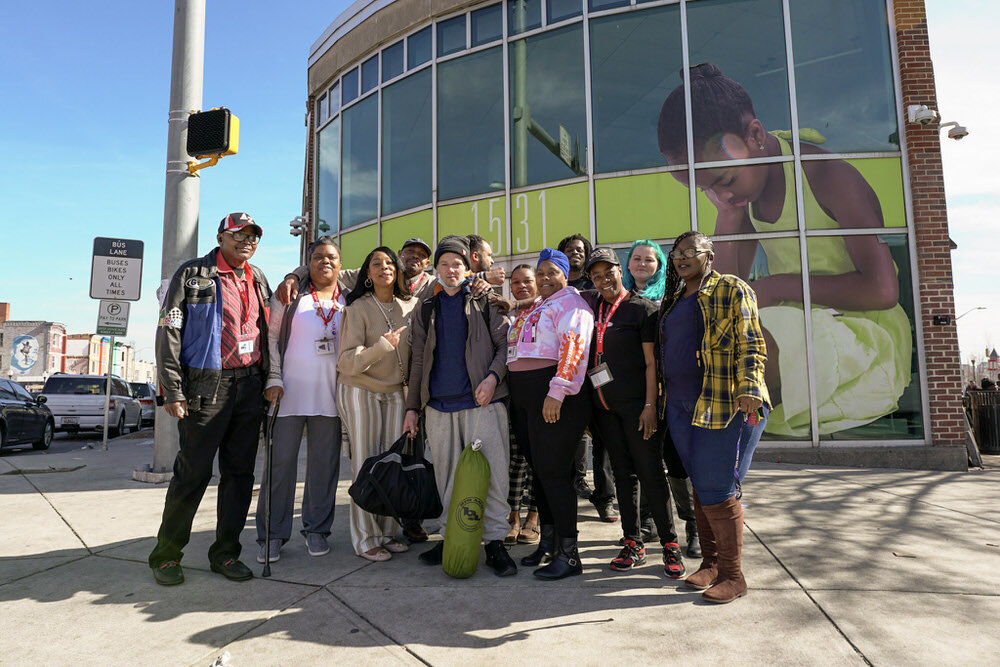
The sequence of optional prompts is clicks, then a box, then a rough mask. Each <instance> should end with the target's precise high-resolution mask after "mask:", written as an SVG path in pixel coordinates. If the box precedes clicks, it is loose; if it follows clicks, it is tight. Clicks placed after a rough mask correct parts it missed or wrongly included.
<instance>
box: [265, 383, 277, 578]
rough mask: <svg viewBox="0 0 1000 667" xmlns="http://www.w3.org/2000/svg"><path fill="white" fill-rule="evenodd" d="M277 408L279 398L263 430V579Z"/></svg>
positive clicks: (267, 565) (267, 554)
mask: <svg viewBox="0 0 1000 667" xmlns="http://www.w3.org/2000/svg"><path fill="white" fill-rule="evenodd" d="M279 407H281V397H280V396H279V397H278V398H276V399H275V401H274V412H273V413H272V414H271V417H270V418H269V419H268V420H267V426H266V428H265V429H264V469H265V471H266V472H265V473H264V474H265V475H266V476H267V489H266V490H265V491H266V493H267V495H266V496H264V571H263V572H261V576H264V577H270V576H271V473H272V472H273V470H272V468H271V463H272V461H273V456H272V455H271V454H272V452H271V450H272V448H273V447H274V422H275V420H276V419H277V418H278V408H279Z"/></svg>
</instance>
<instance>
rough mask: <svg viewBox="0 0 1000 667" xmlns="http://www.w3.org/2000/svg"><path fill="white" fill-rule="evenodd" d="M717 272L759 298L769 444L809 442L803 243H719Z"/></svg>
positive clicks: (771, 240) (774, 240)
mask: <svg viewBox="0 0 1000 667" xmlns="http://www.w3.org/2000/svg"><path fill="white" fill-rule="evenodd" d="M712 268H714V269H715V270H717V271H719V272H720V273H732V274H735V275H738V276H739V277H741V278H743V279H744V280H746V281H747V282H749V283H750V286H751V287H753V288H754V291H755V292H756V293H757V304H758V308H759V317H760V325H761V329H762V330H763V332H764V343H765V344H766V346H767V361H766V362H765V366H764V381H765V383H766V384H767V391H768V394H769V395H770V397H771V407H772V411H771V415H770V416H769V417H768V420H767V426H766V427H765V428H764V439H765V440H783V439H788V440H806V439H809V438H810V437H811V433H812V428H811V421H810V420H811V416H810V410H809V383H808V375H807V374H806V372H805V368H806V336H805V317H804V316H803V310H802V261H801V255H800V254H799V239H798V238H765V239H756V240H754V239H750V240H746V241H724V242H718V241H716V243H715V260H714V262H713V264H712ZM814 321H815V320H814Z"/></svg>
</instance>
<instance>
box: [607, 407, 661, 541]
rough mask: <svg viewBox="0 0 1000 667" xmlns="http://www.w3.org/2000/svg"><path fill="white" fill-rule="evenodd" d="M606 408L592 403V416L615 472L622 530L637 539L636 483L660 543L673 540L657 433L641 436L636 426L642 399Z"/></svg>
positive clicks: (639, 537) (638, 537) (637, 491)
mask: <svg viewBox="0 0 1000 667" xmlns="http://www.w3.org/2000/svg"><path fill="white" fill-rule="evenodd" d="M609 406H610V408H611V409H610V410H606V409H604V407H603V406H600V405H595V406H594V416H595V418H596V421H597V425H598V427H599V428H600V429H601V435H602V436H603V439H604V443H605V446H606V447H607V449H608V455H609V456H610V457H611V469H612V471H613V472H614V476H615V491H616V492H617V495H618V509H619V511H621V516H622V533H624V535H625V537H626V538H627V539H630V540H635V541H636V542H639V543H641V542H642V537H641V535H640V532H639V484H640V483H641V484H642V493H643V495H644V496H645V497H646V499H647V500H648V501H649V510H650V512H651V513H652V515H653V521H654V522H655V523H656V532H657V533H659V534H660V541H661V542H662V543H664V544H666V543H668V542H676V541H677V534H676V533H675V532H674V521H673V517H672V515H671V511H670V492H669V491H668V490H667V478H666V476H665V475H664V474H663V462H662V458H661V452H660V444H661V440H660V437H659V434H658V433H657V434H654V435H653V437H651V438H650V439H649V440H643V438H642V432H641V431H639V430H638V426H639V415H640V414H641V413H642V407H643V406H642V399H638V400H635V401H629V402H613V403H610V404H609Z"/></svg>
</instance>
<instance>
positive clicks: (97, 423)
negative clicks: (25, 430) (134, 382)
mask: <svg viewBox="0 0 1000 667" xmlns="http://www.w3.org/2000/svg"><path fill="white" fill-rule="evenodd" d="M106 382H107V376H105V375H68V374H66V373H55V374H54V375H51V376H50V377H49V379H48V380H46V381H45V387H44V388H43V389H42V395H43V396H45V399H46V401H45V405H46V406H48V408H49V410H51V411H52V417H53V419H54V420H55V427H56V431H67V432H69V433H76V432H78V431H95V430H97V431H99V430H102V429H103V428H104V394H105V389H106V387H107V385H106V384H105V383H106ZM140 428H142V407H141V406H140V404H139V401H138V400H137V399H136V398H135V397H134V396H133V395H132V389H131V388H130V387H129V386H128V383H127V382H125V381H124V380H122V379H121V378H120V377H118V376H114V375H113V376H112V377H111V404H110V406H109V407H108V434H109V435H111V436H112V437H116V436H119V435H122V434H124V433H126V429H131V430H132V431H138V430H139V429H140Z"/></svg>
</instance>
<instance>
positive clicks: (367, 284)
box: [365, 278, 372, 287]
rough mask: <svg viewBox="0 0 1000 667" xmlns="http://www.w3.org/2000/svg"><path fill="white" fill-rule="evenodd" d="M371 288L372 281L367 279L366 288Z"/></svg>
mask: <svg viewBox="0 0 1000 667" xmlns="http://www.w3.org/2000/svg"><path fill="white" fill-rule="evenodd" d="M371 286H372V279H371V278H365V287H371Z"/></svg>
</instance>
